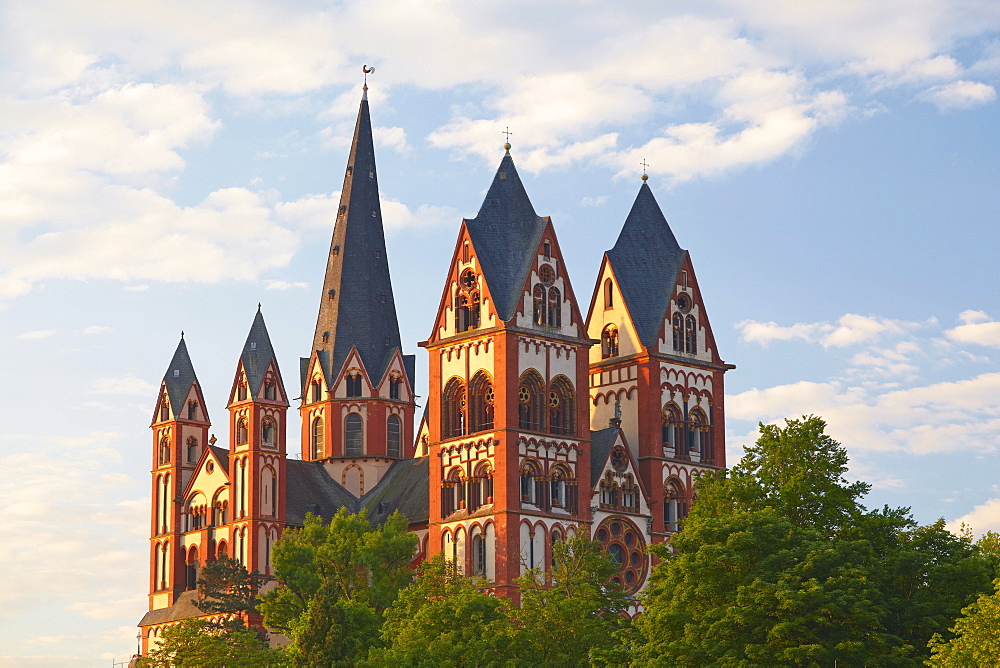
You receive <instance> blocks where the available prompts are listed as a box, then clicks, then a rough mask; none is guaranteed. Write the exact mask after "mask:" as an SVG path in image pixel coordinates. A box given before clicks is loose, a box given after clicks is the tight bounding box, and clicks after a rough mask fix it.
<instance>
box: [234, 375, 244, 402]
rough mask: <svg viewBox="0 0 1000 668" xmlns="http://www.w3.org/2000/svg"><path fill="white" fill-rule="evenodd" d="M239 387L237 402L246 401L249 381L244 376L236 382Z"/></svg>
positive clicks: (237, 389)
mask: <svg viewBox="0 0 1000 668" xmlns="http://www.w3.org/2000/svg"><path fill="white" fill-rule="evenodd" d="M236 382H237V383H239V385H238V386H237V387H236V400H237V401H246V398H247V380H246V378H244V377H243V376H240V378H239V380H238V381H236Z"/></svg>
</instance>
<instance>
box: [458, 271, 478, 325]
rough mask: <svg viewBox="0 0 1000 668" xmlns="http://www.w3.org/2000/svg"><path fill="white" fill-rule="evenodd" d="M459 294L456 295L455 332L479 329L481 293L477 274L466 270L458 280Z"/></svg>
mask: <svg viewBox="0 0 1000 668" xmlns="http://www.w3.org/2000/svg"><path fill="white" fill-rule="evenodd" d="M458 285H459V289H460V290H459V292H458V294H456V295H455V331H456V332H467V331H469V330H470V329H476V328H478V327H479V291H478V290H477V289H476V287H477V279H476V274H475V272H474V271H472V270H471V269H466V270H465V271H463V272H462V275H461V276H460V277H459V279H458Z"/></svg>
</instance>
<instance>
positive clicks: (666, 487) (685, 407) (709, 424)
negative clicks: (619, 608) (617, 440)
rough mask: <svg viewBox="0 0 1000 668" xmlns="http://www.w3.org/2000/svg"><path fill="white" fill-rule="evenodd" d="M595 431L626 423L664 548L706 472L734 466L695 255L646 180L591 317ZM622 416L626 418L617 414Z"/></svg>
mask: <svg viewBox="0 0 1000 668" xmlns="http://www.w3.org/2000/svg"><path fill="white" fill-rule="evenodd" d="M587 331H588V333H589V335H590V337H591V338H593V339H598V340H600V346H594V348H593V349H592V350H591V352H590V395H591V396H590V398H591V401H592V403H593V413H592V416H591V417H592V423H593V428H594V429H601V428H603V427H605V426H607V425H608V423H609V420H615V419H617V420H619V421H620V422H619V423H620V424H621V428H622V431H623V433H624V435H625V438H626V440H627V441H628V443H629V446H630V447H631V449H632V453H631V454H632V456H633V457H634V458H635V460H636V461H637V462H638V466H639V471H640V475H641V477H642V478H643V480H644V481H645V483H646V485H647V489H648V491H649V494H650V498H651V499H652V500H653V501H654V503H653V504H652V506H651V510H652V515H653V523H652V533H653V536H652V537H653V539H654V540H655V541H656V542H661V541H662V540H663V539H665V538H666V536H667V535H668V534H669V533H670V532H672V531H676V530H677V529H678V521H679V520H681V519H683V517H684V516H685V515H686V514H687V510H688V508H689V507H690V504H691V501H692V498H693V489H694V487H693V485H694V476H695V474H696V473H697V472H698V471H702V470H707V469H711V470H715V469H720V468H723V467H725V465H726V450H725V415H724V409H723V401H724V392H723V374H725V372H726V371H727V370H729V369H733V368H735V367H734V366H733V365H731V364H726V363H725V362H723V361H722V358H721V357H719V353H718V350H717V349H716V345H715V338H714V337H713V335H712V328H711V325H709V322H708V314H707V312H706V310H705V303H704V301H703V299H702V294H701V291H700V290H699V288H698V281H697V279H696V278H695V274H694V267H693V265H692V263H691V257H690V254H689V253H688V252H687V251H686V250H684V249H682V248H681V247H680V245H679V244H678V243H677V240H676V238H675V237H674V234H673V232H672V231H671V229H670V225H668V224H667V220H666V218H665V217H664V215H663V212H662V211H661V210H660V207H659V205H658V204H657V202H656V198H655V197H654V196H653V192H652V190H651V189H650V188H649V185H648V184H647V183H646V176H645V175H643V183H642V186H641V187H640V188H639V194H638V195H637V196H636V198H635V202H634V204H633V205H632V210H631V211H630V212H629V214H628V217H627V218H626V219H625V225H624V226H623V227H622V230H621V233H620V234H619V236H618V240H617V242H616V243H615V246H614V248H612V249H611V250H610V251H608V252H606V253H605V254H604V260H603V262H602V264H601V270H600V272H599V274H598V281H597V285H596V287H595V289H594V296H593V299H592V301H591V306H590V315H589V316H588V318H587ZM616 413H617V414H616Z"/></svg>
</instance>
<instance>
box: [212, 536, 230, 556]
mask: <svg viewBox="0 0 1000 668" xmlns="http://www.w3.org/2000/svg"><path fill="white" fill-rule="evenodd" d="M227 556H229V552H228V548H227V546H226V541H224V540H220V541H219V546H218V547H217V548H216V549H215V558H216V559H225V558H226V557H227Z"/></svg>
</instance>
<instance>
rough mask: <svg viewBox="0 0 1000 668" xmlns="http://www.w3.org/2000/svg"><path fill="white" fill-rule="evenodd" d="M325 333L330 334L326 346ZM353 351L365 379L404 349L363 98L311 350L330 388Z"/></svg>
mask: <svg viewBox="0 0 1000 668" xmlns="http://www.w3.org/2000/svg"><path fill="white" fill-rule="evenodd" d="M331 291H333V292H332V293H331ZM331 294H332V295H333V297H332V298H331V297H330V295H331ZM383 299H384V300H385V301H383ZM324 333H326V334H328V338H327V341H326V342H325V343H324V341H323V335H324ZM353 347H356V348H357V349H358V353H359V354H360V355H361V361H362V362H363V363H364V365H365V369H366V370H367V371H368V374H369V376H373V375H374V374H375V373H376V372H378V371H380V370H383V369H385V366H386V360H387V358H388V356H389V354H390V353H391V351H392V349H393V348H402V345H401V343H400V338H399V323H398V321H397V319H396V304H395V301H394V299H393V293H392V282H391V281H390V279H389V262H388V259H387V257H386V249H385V234H384V232H383V229H382V210H381V207H380V205H379V196H378V174H377V172H376V168H375V146H374V143H373V141H372V127H371V117H370V115H369V111H368V98H367V93H366V94H365V97H364V98H362V100H361V108H360V109H359V110H358V120H357V124H356V125H355V128H354V140H353V142H352V143H351V153H350V157H349V158H348V162H347V173H346V176H345V177H344V188H343V190H342V192H341V195H340V208H339V210H338V214H337V220H336V223H335V225H334V228H333V239H332V240H331V241H330V254H329V257H328V259H327V265H326V277H325V279H324V281H323V292H322V294H321V295H320V307H319V315H318V317H317V319H316V333H315V335H314V336H313V350H322V351H328V352H329V353H330V355H331V356H330V357H328V358H327V359H326V360H325V361H324V363H323V370H324V372H325V373H326V376H327V381H328V382H330V383H332V381H333V379H334V378H335V377H336V375H337V374H338V373H339V372H340V369H341V367H342V366H343V364H344V361H345V360H346V359H347V356H348V355H349V354H350V352H351V348H353ZM378 380H379V379H376V378H373V381H374V382H378ZM304 386H305V383H304V381H303V387H304ZM410 386H411V387H412V386H413V377H412V376H411V377H410Z"/></svg>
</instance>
